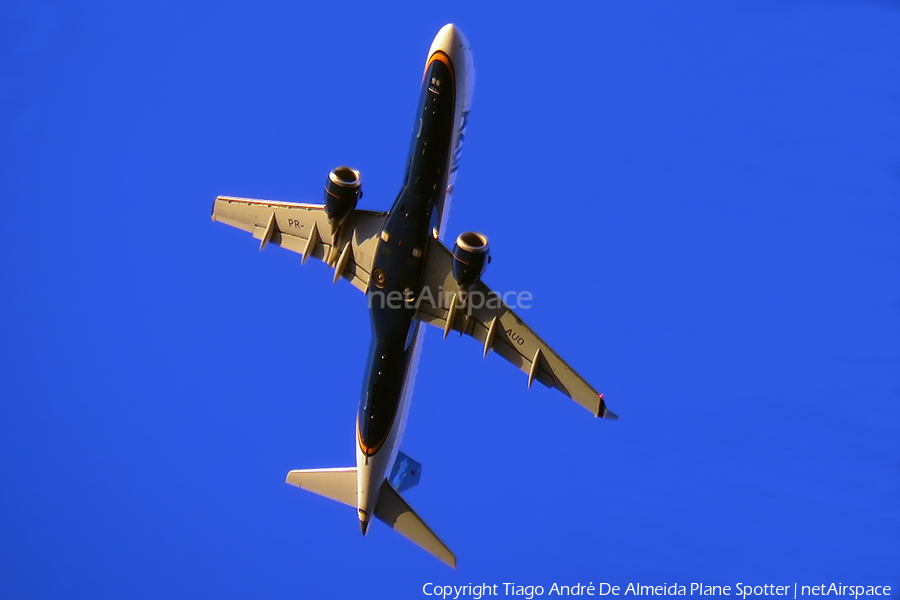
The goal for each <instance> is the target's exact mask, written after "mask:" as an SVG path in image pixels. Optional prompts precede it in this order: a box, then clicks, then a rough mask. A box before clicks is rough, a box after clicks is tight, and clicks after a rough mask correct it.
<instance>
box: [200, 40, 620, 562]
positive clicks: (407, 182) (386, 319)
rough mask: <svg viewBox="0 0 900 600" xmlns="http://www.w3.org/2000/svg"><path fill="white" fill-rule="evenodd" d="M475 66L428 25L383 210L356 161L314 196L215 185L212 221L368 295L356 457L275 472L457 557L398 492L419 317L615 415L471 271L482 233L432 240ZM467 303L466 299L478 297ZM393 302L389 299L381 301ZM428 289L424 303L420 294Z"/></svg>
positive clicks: (404, 472) (443, 216) (365, 522)
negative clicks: (230, 192) (416, 89)
mask: <svg viewBox="0 0 900 600" xmlns="http://www.w3.org/2000/svg"><path fill="white" fill-rule="evenodd" d="M474 75H475V71H474V64H473V62H472V54H471V48H470V46H469V43H468V41H467V40H466V37H465V35H463V32H462V31H460V29H459V28H458V27H456V26H455V25H453V24H448V25H445V26H444V27H443V28H441V30H440V31H439V32H438V34H437V36H436V37H435V38H434V41H433V42H432V44H431V48H430V49H429V51H428V60H427V61H426V63H425V72H424V75H423V77H422V86H421V92H420V97H419V104H418V107H417V109H416V120H415V122H414V128H413V138H412V145H411V148H410V153H409V157H408V161H407V165H406V174H405V177H404V181H403V187H402V188H401V190H400V193H399V195H398V196H397V199H396V200H395V201H394V204H393V206H392V208H391V210H390V211H388V212H374V211H369V210H361V209H357V208H356V204H357V202H358V201H359V199H360V198H361V197H362V187H361V178H360V173H359V171H357V170H355V169H351V168H349V167H343V166H342V167H337V168H335V169H334V170H332V171H331V172H330V173H329V174H328V179H327V180H326V183H325V194H324V200H325V203H324V204H297V203H291V202H280V201H271V200H257V199H250V198H236V197H231V196H219V197H217V198H216V200H215V202H214V204H213V212H212V219H213V221H218V222H222V223H226V224H228V225H231V226H233V227H237V228H239V229H243V230H245V231H247V232H249V233H252V234H253V237H255V238H257V239H259V240H260V244H259V249H260V250H262V249H264V248H265V247H266V246H267V245H268V244H275V245H278V246H281V247H282V248H287V249H288V250H292V251H294V252H297V253H298V254H300V255H301V256H302V259H301V264H303V263H306V261H307V260H308V259H309V258H310V257H314V258H317V259H319V260H322V261H324V262H325V263H326V264H327V265H328V266H329V267H331V268H333V269H334V279H333V281H334V282H337V281H338V280H339V279H345V280H347V281H349V282H350V283H351V284H352V285H353V286H355V287H356V288H358V289H359V290H361V291H362V292H363V293H364V294H366V295H367V296H368V299H369V307H370V311H369V312H370V316H371V323H372V341H371V346H370V350H369V357H368V366H367V368H366V375H365V380H364V384H363V392H362V399H361V401H360V405H359V412H358V416H357V422H356V433H357V435H356V438H357V443H356V466H355V467H347V468H337V469H305V470H294V471H291V472H290V473H288V475H287V479H286V482H287V483H289V484H291V485H294V486H297V487H299V488H302V489H306V490H309V491H311V492H314V493H316V494H319V495H322V496H325V497H327V498H330V499H332V500H336V501H338V502H341V503H343V504H347V505H349V506H351V507H353V508H355V509H356V510H357V513H358V516H359V524H360V529H361V530H362V534H363V536H365V535H366V532H367V530H368V527H369V523H370V522H371V520H372V517H375V518H376V519H378V520H380V521H382V522H383V523H385V524H387V525H388V526H389V527H391V528H393V529H394V530H395V531H397V532H398V533H400V534H401V535H403V536H404V537H406V538H408V539H409V540H411V541H412V542H414V543H415V544H417V545H419V546H420V547H422V548H423V549H424V550H426V551H428V552H430V553H431V554H432V555H434V556H435V557H437V558H438V559H440V560H441V561H443V562H444V563H446V564H447V565H449V566H451V567H453V568H456V557H455V556H454V554H453V553H452V552H451V551H450V549H449V548H448V547H447V546H446V545H445V544H444V542H442V541H441V540H440V539H439V538H438V536H437V535H435V533H434V532H433V531H432V530H431V529H430V528H429V527H428V525H426V524H425V522H424V521H423V520H422V519H421V518H420V517H419V515H418V514H417V513H416V512H415V511H414V510H413V509H412V508H411V507H410V506H409V504H408V503H407V502H406V501H405V500H404V499H403V497H402V496H401V495H400V492H402V491H404V490H406V489H408V488H410V487H412V486H413V485H415V484H416V483H418V481H419V477H420V475H421V468H422V467H421V465H420V464H419V463H418V462H416V461H415V460H413V459H411V458H410V457H408V456H406V455H405V454H403V452H401V451H400V440H401V438H402V436H403V432H404V429H405V426H406V420H407V414H408V411H409V403H410V396H411V393H412V389H413V383H414V379H415V374H416V367H417V364H418V361H419V354H420V351H421V348H422V345H421V341H422V336H423V334H424V332H425V327H420V324H422V323H425V324H428V325H433V326H435V327H437V328H439V329H441V330H442V332H443V336H444V338H446V337H447V335H448V334H449V333H450V331H457V332H459V334H460V335H464V334H465V335H468V336H470V337H472V338H474V339H476V340H478V341H479V342H480V343H481V344H482V345H483V356H487V354H488V352H490V351H493V352H495V353H496V354H498V355H500V356H501V357H503V358H504V359H506V360H507V361H509V362H510V363H512V364H513V365H515V366H516V367H518V368H519V369H520V370H522V371H524V372H525V373H526V374H527V375H528V379H527V384H528V388H531V386H532V383H533V382H535V381H537V382H539V383H541V384H543V385H545V386H547V387H550V388H555V389H557V390H559V391H561V392H562V393H563V394H565V395H566V396H568V397H570V398H572V399H573V400H575V402H577V403H578V404H580V405H581V406H583V407H584V408H586V409H587V410H589V411H591V413H593V414H594V416H596V417H603V418H606V419H617V418H618V417H617V416H616V415H615V414H613V413H612V412H611V411H610V410H609V409H607V408H606V403H605V402H604V399H603V394H598V393H597V391H596V390H595V389H594V388H592V387H591V386H590V385H589V384H588V383H587V382H586V381H585V380H584V379H583V378H582V377H580V376H579V375H578V374H577V373H576V372H575V371H574V370H573V369H572V368H571V367H569V365H567V364H566V363H565V362H564V361H563V360H562V359H561V358H560V357H559V355H557V354H556V352H554V351H553V350H552V349H551V348H550V347H549V346H548V345H547V344H545V343H544V342H543V341H542V340H541V339H540V338H539V337H538V336H537V335H536V334H535V333H534V332H533V331H532V330H531V329H530V328H529V327H528V326H527V325H525V323H524V322H523V321H522V320H521V319H520V318H519V317H518V316H517V315H516V314H515V313H514V312H513V311H512V310H511V309H510V308H509V307H508V306H507V303H506V302H504V301H503V296H500V295H499V294H496V293H495V292H493V291H492V290H491V289H490V288H489V287H487V285H486V284H485V283H484V282H483V281H482V280H481V276H482V274H483V273H484V270H485V267H486V266H487V264H488V262H490V257H489V244H488V238H487V237H486V236H485V235H483V234H481V233H476V232H471V231H467V232H464V233H462V234H460V235H459V237H458V238H457V239H456V243H455V244H454V246H453V249H452V250H451V249H449V248H448V247H447V246H445V245H444V244H443V243H442V240H443V237H444V225H445V224H446V222H447V214H448V211H449V209H450V199H451V197H452V194H453V188H454V183H455V181H456V175H457V169H458V167H459V158H460V151H461V149H462V146H463V141H464V138H465V130H466V121H467V119H468V115H469V110H470V108H471V103H472V88H473V85H474ZM476 299H477V300H478V301H477V302H476V301H475V300H476ZM392 300H393V301H392ZM422 300H426V301H422Z"/></svg>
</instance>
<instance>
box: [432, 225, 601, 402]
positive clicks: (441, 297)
mask: <svg viewBox="0 0 900 600" xmlns="http://www.w3.org/2000/svg"><path fill="white" fill-rule="evenodd" d="M425 288H428V290H429V293H430V294H431V295H432V297H433V299H434V302H432V301H431V299H426V298H425V297H424V293H425V291H424V289H425ZM439 290H440V291H441V292H443V293H439ZM476 294H477V295H478V296H479V302H478V303H476V302H474V301H469V302H467V303H468V304H469V306H466V303H463V302H462V300H461V297H462V296H461V294H460V289H459V286H458V285H457V284H456V280H455V279H454V277H453V255H452V253H451V252H450V250H449V249H448V248H447V247H446V246H444V245H443V244H442V243H441V242H440V241H438V240H436V239H433V238H429V247H428V254H427V258H426V263H425V276H424V285H423V295H422V296H420V297H419V298H418V299H417V305H418V306H417V312H416V318H417V319H419V320H420V321H422V322H424V323H429V324H431V325H434V326H436V327H439V328H441V329H443V331H444V337H445V338H446V337H447V334H448V333H449V332H450V331H458V332H460V335H462V334H466V335H469V336H471V337H473V338H475V339H476V340H478V341H479V342H481V343H482V344H483V346H484V355H485V356H487V353H488V351H489V350H493V351H494V352H496V353H497V354H499V355H500V356H501V357H503V358H504V359H506V360H507V361H508V362H510V363H512V364H513V365H514V366H516V367H518V368H519V369H520V370H521V371H524V372H525V373H527V374H528V387H529V388H530V387H531V384H532V382H533V381H538V382H540V383H542V384H543V385H545V386H547V387H551V388H556V389H557V390H559V391H561V392H562V393H563V394H565V395H566V396H568V397H569V398H571V399H572V400H574V401H575V402H577V403H578V404H580V405H581V406H583V407H584V408H586V409H587V410H589V411H591V413H593V414H594V416H595V417H603V418H605V419H618V418H619V417H617V416H616V415H615V413H613V412H612V411H610V410H609V409H607V408H606V403H605V402H604V401H603V394H598V393H597V390H595V389H594V388H593V387H591V386H590V384H589V383H588V382H587V381H585V380H584V379H583V378H582V377H581V376H580V375H578V373H576V372H575V371H574V369H572V368H571V367H570V366H569V365H568V364H566V362H565V361H563V359H561V358H560V357H559V355H558V354H556V352H554V351H553V349H552V348H550V346H548V345H547V344H546V343H545V342H544V341H543V340H542V339H541V338H539V337H538V336H537V334H535V333H534V332H533V331H532V330H531V329H530V328H529V327H528V325H526V324H525V322H524V321H522V319H521V318H519V316H518V315H516V313H514V312H513V311H512V309H510V308H509V307H508V306H506V304H505V303H504V302H503V300H502V299H501V298H500V296H499V295H497V294H496V293H494V292H493V291H492V290H491V289H490V288H489V287H487V286H486V285H485V284H484V282H482V281H479V282H478V283H477V284H475V285H474V286H473V287H472V288H471V289H470V290H469V294H468V296H469V298H470V299H472V300H473V299H474V297H475V295H476ZM448 296H449V299H447V297H448ZM476 304H478V305H480V306H478V305H476Z"/></svg>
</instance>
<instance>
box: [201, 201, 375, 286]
mask: <svg viewBox="0 0 900 600" xmlns="http://www.w3.org/2000/svg"><path fill="white" fill-rule="evenodd" d="M386 217H387V213H383V212H372V211H368V210H354V211H353V212H352V213H350V215H349V216H348V217H347V221H346V222H345V223H344V224H343V225H341V227H340V228H338V230H337V231H335V232H332V230H331V225H330V224H329V223H328V217H327V215H326V214H325V207H324V206H323V205H320V204H296V203H293V202H276V201H274V200H255V199H252V198H233V197H231V196H219V197H218V198H216V201H215V203H214V204H213V213H212V220H213V221H221V222H222V223H225V224H226V225H231V226H232V227H237V228H238V229H243V230H244V231H247V232H249V233H252V234H253V237H255V238H256V239H258V240H260V245H259V249H260V250H262V249H263V248H265V247H266V245H267V244H269V243H272V244H275V245H277V246H281V247H282V248H287V249H288V250H292V251H294V252H296V253H298V254H300V255H302V256H303V262H306V259H307V258H309V257H310V256H312V257H315V258H318V259H319V260H321V261H323V262H325V263H326V264H327V265H328V266H329V267H332V268H334V270H335V274H334V280H335V281H337V280H338V279H340V278H341V277H343V278H344V279H347V280H348V281H350V283H352V284H353V285H354V286H356V287H357V288H358V289H359V290H361V291H362V292H363V293H365V292H366V290H367V289H368V287H369V276H370V275H371V273H372V261H374V260H375V248H376V246H377V245H378V236H379V234H380V233H381V230H382V228H383V227H384V220H385V218H386Z"/></svg>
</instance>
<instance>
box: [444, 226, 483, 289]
mask: <svg viewBox="0 0 900 600" xmlns="http://www.w3.org/2000/svg"><path fill="white" fill-rule="evenodd" d="M489 262H491V258H490V255H489V254H488V239H487V236H486V235H484V234H482V233H475V232H474V231H466V232H465V233H461V234H459V237H458V238H456V243H455V244H453V278H454V279H456V283H457V284H458V285H459V287H460V288H462V289H463V290H467V289H469V288H470V287H472V286H473V285H475V284H476V283H478V280H479V279H481V276H482V275H483V274H484V268H485V267H487V264H488V263H489Z"/></svg>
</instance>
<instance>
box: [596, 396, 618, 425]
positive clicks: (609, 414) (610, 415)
mask: <svg viewBox="0 0 900 600" xmlns="http://www.w3.org/2000/svg"><path fill="white" fill-rule="evenodd" d="M596 416H598V417H603V418H604V419H609V420H610V421H618V420H619V415H617V414H616V413H614V412H613V411H611V410H609V409H608V408H606V402H604V401H603V394H600V405H599V406H598V407H597V415H596Z"/></svg>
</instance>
